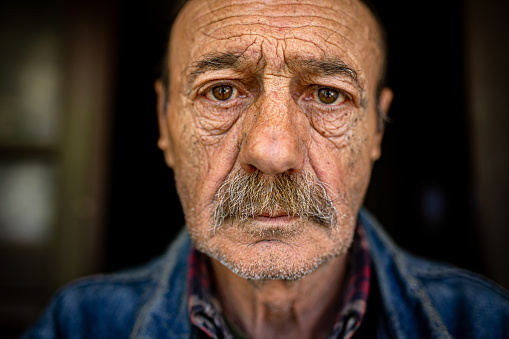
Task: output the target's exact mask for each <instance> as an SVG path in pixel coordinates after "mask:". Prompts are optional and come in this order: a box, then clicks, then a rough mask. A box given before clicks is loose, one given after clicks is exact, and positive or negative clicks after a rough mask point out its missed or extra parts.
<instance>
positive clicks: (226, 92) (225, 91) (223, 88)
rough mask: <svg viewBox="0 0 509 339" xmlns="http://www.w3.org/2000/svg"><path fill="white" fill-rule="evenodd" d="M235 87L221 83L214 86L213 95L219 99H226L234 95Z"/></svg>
mask: <svg viewBox="0 0 509 339" xmlns="http://www.w3.org/2000/svg"><path fill="white" fill-rule="evenodd" d="M233 92H234V88H233V87H232V86H228V85H220V86H216V87H213V88H212V96H213V97H214V99H216V100H219V101H226V100H228V99H230V98H231V97H232V96H233Z"/></svg>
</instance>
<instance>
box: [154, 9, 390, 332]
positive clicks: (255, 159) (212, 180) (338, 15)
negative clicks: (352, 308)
mask: <svg viewBox="0 0 509 339" xmlns="http://www.w3.org/2000/svg"><path fill="white" fill-rule="evenodd" d="M378 32H379V31H378V26H377V24H376V22H375V20H374V19H373V17H372V15H371V14H370V12H369V10H367V8H366V7H365V6H364V5H363V4H361V3H359V2H358V1H348V0H337V1H334V0H312V1H308V0H304V1H298V0H287V1H245V0H242V1H241V0H237V1H215V0H210V1H199V0H191V1H190V2H189V3H188V4H187V5H186V6H185V7H184V9H183V10H182V12H181V13H180V15H179V17H178V18H177V21H176V23H175V25H174V28H173V31H172V35H171V40H170V41H171V45H170V54H169V69H170V86H169V100H168V105H167V106H165V102H164V101H165V89H164V88H163V87H162V85H161V84H160V83H157V84H156V90H157V92H158V95H159V101H158V111H159V123H160V132H161V137H160V140H159V147H160V148H161V149H162V150H163V151H164V154H165V159H166V162H167V163H168V165H169V166H170V167H171V168H173V170H174V172H175V180H176V185H177V190H178V193H179V196H180V199H181V202H182V205H183V208H184V212H185V217H186V222H187V226H188V228H189V231H190V234H191V237H192V239H193V243H194V244H195V246H196V247H197V248H198V249H199V250H201V251H203V252H205V253H206V254H208V255H209V256H211V257H212V258H214V259H216V260H217V261H216V260H214V261H213V266H214V269H215V271H216V276H218V280H220V281H221V280H222V279H223V280H224V283H225V284H227V281H230V282H231V281H238V279H240V278H239V277H238V276H237V275H233V274H232V272H235V273H236V274H238V275H240V276H241V277H244V278H264V279H267V278H270V279H272V278H278V279H283V280H296V279H297V280H298V279H300V280H298V281H301V282H303V283H304V282H305V281H306V279H307V280H308V281H311V280H312V279H313V276H320V277H321V278H320V279H318V280H317V281H316V284H315V289H317V290H318V289H320V288H319V286H321V285H323V290H324V291H326V290H327V289H328V287H326V286H325V285H326V284H327V283H329V282H334V281H336V282H338V281H339V283H340V282H341V278H342V273H343V272H344V266H345V260H346V259H345V257H346V255H343V254H345V253H346V251H347V249H348V248H349V246H350V244H351V241H352V238H353V233H354V229H355V223H356V215H357V213H358V211H359V208H360V206H361V204H362V201H363V199H364V195H365V192H366V189H367V186H368V183H369V178H370V174H371V168H372V165H373V162H374V161H375V160H376V159H378V157H379V156H380V143H381V139H382V133H381V132H379V131H378V130H377V114H376V107H375V105H376V103H377V100H376V98H375V94H376V86H377V82H378V77H379V73H380V68H381V65H382V61H381V60H382V53H381V48H380V40H379V33H378ZM218 53H231V54H232V55H236V56H240V57H239V58H238V60H239V61H238V63H235V65H230V66H228V67H217V68H220V69H212V68H214V67H205V69H204V68H202V69H200V70H198V68H197V67H196V66H198V65H199V64H198V63H197V62H199V61H200V60H203V59H204V58H206V57H207V56H209V59H210V56H211V55H214V56H217V55H219V54H218ZM331 60H334V61H338V60H341V61H342V62H343V63H344V64H346V65H348V67H350V68H351V69H352V70H355V71H356V74H357V79H355V78H354V77H352V76H351V74H346V73H345V72H339V73H335V74H328V73H327V72H324V71H320V70H317V68H316V67H312V66H310V65H311V64H313V63H312V62H310V61H322V62H330V61H331ZM202 64H203V63H202ZM197 71H199V72H197ZM193 72H195V74H194V76H193V75H192V73H193ZM218 86H223V87H221V88H227V89H228V90H231V91H232V95H231V96H230V97H228V98H227V99H226V100H219V99H218V98H217V97H215V96H214V90H213V89H214V88H216V89H217V87H218ZM224 86H226V87H224ZM324 88H325V89H326V90H327V89H332V90H334V91H335V92H334V93H338V98H337V100H336V101H334V102H333V103H325V102H323V101H321V100H320V98H321V97H320V95H319V94H320V90H321V89H322V90H323V89H324ZM391 98H392V94H391V92H390V91H389V90H384V91H382V93H381V96H380V98H379V100H378V102H379V105H380V107H381V109H382V110H385V111H387V110H388V108H389V105H390V101H391ZM220 99H221V98H220ZM223 99H224V98H223ZM237 169H241V170H243V171H246V172H248V173H252V172H255V171H260V172H262V173H263V174H264V175H266V176H273V175H275V174H278V173H283V172H289V173H298V172H301V171H306V172H309V173H310V174H312V175H313V176H315V177H316V178H317V179H319V180H320V181H322V182H323V183H325V184H326V185H327V187H328V188H329V190H330V192H329V194H330V197H331V198H332V199H333V200H334V203H335V207H336V209H337V212H338V225H337V226H335V227H326V226H324V225H318V224H317V223H315V222H314V221H312V220H307V219H303V220H301V219H299V218H298V217H289V216H285V215H284V213H281V214H280V215H277V216H268V215H259V216H256V217H254V218H251V219H250V220H248V221H247V222H245V223H242V224H239V223H236V222H233V221H226V223H225V224H224V225H223V226H222V227H219V228H217V229H215V230H214V229H212V227H211V218H212V215H213V212H214V196H215V194H216V192H217V190H218V188H219V186H220V185H221V183H222V182H223V181H224V179H225V177H226V176H227V175H228V174H229V173H230V172H231V171H233V170H237ZM219 262H221V263H222V265H221V264H219ZM223 265H224V266H223ZM225 266H226V267H228V268H229V269H226V268H225ZM317 268H320V269H318V270H316V269H317ZM315 270H316V271H315ZM312 272H313V273H312ZM311 273H312V274H311ZM230 274H231V275H232V276H231V277H230ZM301 278H303V279H301ZM228 279H229V280H228ZM239 283H240V282H239ZM219 285H221V282H220V283H219ZM265 285H266V284H263V286H265ZM285 286H286V285H285ZM264 288H265V287H264ZM219 289H221V286H219ZM283 289H284V288H283ZM336 289H337V287H336ZM231 293H234V292H231ZM239 293H240V292H239ZM281 293H282V294H284V293H283V292H281ZM282 294H281V295H282ZM315 294H316V293H315ZM329 294H330V295H331V296H334V295H335V294H334V293H329ZM324 304H326V303H324ZM224 307H225V308H226V309H227V310H226V312H228V306H224ZM324 307H325V306H324ZM296 312H297V311H295V310H294V313H296ZM262 313H263V312H262ZM296 317H297V316H294V318H296ZM233 318H235V317H233ZM261 318H263V317H261ZM261 318H260V319H261ZM297 318H298V317H297ZM257 319H258V318H257ZM234 321H236V322H237V323H241V325H240V326H241V327H242V328H244V330H246V331H247V332H249V333H250V334H251V335H252V336H253V337H255V336H257V334H259V335H262V333H261V332H260V331H261V330H260V329H258V330H249V328H250V325H249V324H245V323H243V320H242V319H234ZM256 321H259V322H260V324H261V322H263V320H256ZM309 321H312V320H309ZM302 322H304V321H302ZM301 325H302V326H303V327H304V326H305V325H304V324H301ZM252 326H254V327H256V326H255V324H252ZM256 331H258V332H256ZM274 333H275V332H274ZM274 333H272V335H275V334H274ZM303 333H308V334H309V335H310V336H313V333H314V332H312V330H309V331H308V332H301V334H302V335H303V336H302V337H305V336H304V334H303ZM315 334H316V333H315ZM265 335H267V333H265ZM269 336H270V335H269Z"/></svg>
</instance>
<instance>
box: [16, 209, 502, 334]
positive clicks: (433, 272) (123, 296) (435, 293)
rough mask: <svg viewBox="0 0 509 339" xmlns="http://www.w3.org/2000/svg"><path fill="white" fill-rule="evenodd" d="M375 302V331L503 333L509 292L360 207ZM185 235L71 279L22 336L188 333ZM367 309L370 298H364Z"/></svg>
mask: <svg viewBox="0 0 509 339" xmlns="http://www.w3.org/2000/svg"><path fill="white" fill-rule="evenodd" d="M359 221H360V223H361V224H362V225H363V227H364V228H365V230H366V234H367V237H368V241H369V245H370V253H371V257H372V262H373V269H374V272H375V273H374V274H375V279H374V281H376V286H373V288H377V294H378V295H379V302H378V305H379V306H378V307H377V311H376V313H377V314H378V315H377V317H376V322H375V326H376V328H375V333H376V335H375V336H376V337H378V338H509V295H508V294H507V292H505V291H504V290H502V289H501V288H500V287H498V286H496V285H495V284H493V283H491V282H489V281H487V280H486V279H484V278H482V277H480V276H478V275H475V274H473V273H470V272H467V271H464V270H461V269H458V268H454V267H451V266H448V265H444V264H438V263H435V262H431V261H429V260H424V259H420V258H416V257H414V256H412V255H410V254H408V253H406V252H404V251H402V250H401V249H400V248H398V247H397V246H396V245H395V244H394V243H393V242H392V240H391V239H390V238H389V237H388V235H387V234H386V233H385V232H384V231H383V230H382V229H381V227H380V226H379V225H378V223H377V221H376V220H375V219H374V218H373V217H372V216H371V215H370V214H369V213H368V212H367V211H365V210H363V211H361V213H360V214H359ZM190 248H191V241H190V239H189V235H188V233H187V231H183V232H181V233H180V235H179V236H178V238H177V239H176V240H175V241H174V242H173V244H172V245H171V246H170V248H169V250H168V251H167V252H166V254H164V255H163V256H162V257H160V258H158V259H156V260H154V261H152V262H151V263H149V264H147V265H146V266H144V267H141V268H138V269H134V270H130V271H125V272H123V273H117V274H112V275H102V276H93V277H89V278H85V279H82V280H78V281H76V282H73V283H71V284H69V285H68V286H66V287H65V288H63V289H62V290H61V291H59V292H58V293H57V295H56V296H54V297H53V299H52V301H51V303H50V305H49V307H48V309H47V310H46V311H45V313H44V314H43V316H42V317H41V318H40V319H39V321H38V322H37V323H36V324H35V326H34V327H33V328H31V329H30V330H29V331H28V332H27V333H26V334H25V335H24V336H23V339H29V338H76V339H78V338H80V339H81V338H91V339H92V338H93V339H101V338H138V339H141V338H146V339H148V338H150V339H153V338H161V339H162V338H172V339H177V338H195V337H197V334H196V333H195V331H194V330H193V328H192V326H191V324H190V320H189V312H188V302H187V296H188V293H187V271H188V255H189V251H190ZM368 308H369V305H368Z"/></svg>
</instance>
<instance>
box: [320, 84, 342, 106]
mask: <svg viewBox="0 0 509 339" xmlns="http://www.w3.org/2000/svg"><path fill="white" fill-rule="evenodd" d="M314 96H315V100H318V101H319V102H321V103H323V104H326V105H332V104H335V103H341V102H343V101H345V100H346V98H345V96H344V95H343V93H342V92H341V91H339V90H337V89H334V88H329V87H320V88H318V89H317V90H316V91H315V93H314Z"/></svg>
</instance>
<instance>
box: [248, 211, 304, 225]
mask: <svg viewBox="0 0 509 339" xmlns="http://www.w3.org/2000/svg"><path fill="white" fill-rule="evenodd" d="M299 218H300V217H298V216H292V215H288V213H285V212H278V213H260V214H256V215H255V216H254V217H253V219H254V220H256V221H261V222H265V223H277V224H279V223H288V222H293V221H295V220H297V219H299Z"/></svg>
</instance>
